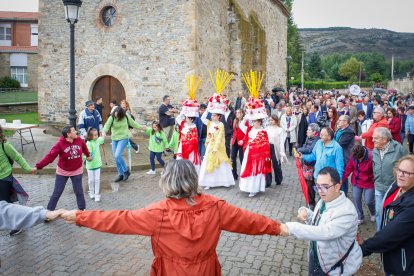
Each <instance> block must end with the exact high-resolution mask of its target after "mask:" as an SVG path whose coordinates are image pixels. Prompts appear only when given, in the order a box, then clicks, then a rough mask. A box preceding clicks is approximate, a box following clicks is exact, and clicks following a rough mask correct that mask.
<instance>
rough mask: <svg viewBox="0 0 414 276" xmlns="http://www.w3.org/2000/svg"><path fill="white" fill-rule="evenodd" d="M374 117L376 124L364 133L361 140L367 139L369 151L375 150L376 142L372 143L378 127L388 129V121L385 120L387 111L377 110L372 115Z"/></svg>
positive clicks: (380, 108) (378, 108)
mask: <svg viewBox="0 0 414 276" xmlns="http://www.w3.org/2000/svg"><path fill="white" fill-rule="evenodd" d="M372 117H373V118H374V122H373V123H372V125H371V126H370V127H369V129H368V131H367V132H365V133H362V134H361V136H360V139H365V146H366V147H367V148H368V149H369V150H373V149H374V142H373V141H372V136H373V134H374V130H375V129H376V128H378V127H386V128H388V121H387V118H385V110H384V109H383V108H382V107H377V108H375V109H374V112H373V113H372Z"/></svg>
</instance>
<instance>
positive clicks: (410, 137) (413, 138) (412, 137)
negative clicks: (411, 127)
mask: <svg viewBox="0 0 414 276" xmlns="http://www.w3.org/2000/svg"><path fill="white" fill-rule="evenodd" d="M407 141H408V150H409V151H410V153H411V154H413V145H414V134H411V133H410V134H408V136H407Z"/></svg>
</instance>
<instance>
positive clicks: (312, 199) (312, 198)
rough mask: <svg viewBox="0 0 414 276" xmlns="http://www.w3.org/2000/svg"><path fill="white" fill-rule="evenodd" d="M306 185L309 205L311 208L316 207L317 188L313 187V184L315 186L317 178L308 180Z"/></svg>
mask: <svg viewBox="0 0 414 276" xmlns="http://www.w3.org/2000/svg"><path fill="white" fill-rule="evenodd" d="M306 185H307V186H308V196H309V207H310V209H312V211H313V209H314V208H315V194H316V192H315V190H314V189H313V186H315V180H314V179H312V180H306Z"/></svg>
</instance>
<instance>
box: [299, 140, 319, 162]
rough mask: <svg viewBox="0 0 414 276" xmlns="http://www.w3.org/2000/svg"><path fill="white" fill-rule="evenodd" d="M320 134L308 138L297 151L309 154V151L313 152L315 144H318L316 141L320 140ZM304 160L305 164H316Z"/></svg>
mask: <svg viewBox="0 0 414 276" xmlns="http://www.w3.org/2000/svg"><path fill="white" fill-rule="evenodd" d="M319 139H320V138H319V136H316V137H311V138H309V137H308V138H306V141H305V143H304V144H303V145H302V147H300V148H298V149H297V150H296V151H297V152H300V153H302V154H309V153H312V150H313V148H314V147H315V145H316V142H318V141H319ZM302 162H303V163H304V164H305V165H308V166H312V165H314V164H315V162H311V163H308V162H306V161H305V160H303V159H302Z"/></svg>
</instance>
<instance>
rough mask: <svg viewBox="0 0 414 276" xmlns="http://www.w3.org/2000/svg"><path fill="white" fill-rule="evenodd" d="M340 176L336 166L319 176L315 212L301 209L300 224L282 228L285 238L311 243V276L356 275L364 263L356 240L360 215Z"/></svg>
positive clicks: (309, 264) (309, 262)
mask: <svg viewBox="0 0 414 276" xmlns="http://www.w3.org/2000/svg"><path fill="white" fill-rule="evenodd" d="M340 181H341V179H340V177H339V174H338V172H337V171H336V170H335V169H334V168H332V167H325V168H323V169H321V170H320V171H319V173H318V176H317V179H316V185H315V186H314V187H315V191H316V192H317V193H318V194H319V196H320V197H321V199H320V200H319V202H318V203H317V204H316V206H315V210H314V211H312V210H311V209H309V208H306V207H301V208H299V210H298V219H299V221H301V222H304V223H305V224H302V223H299V222H287V223H286V224H282V225H281V226H280V230H281V233H280V235H281V236H288V235H294V236H295V237H296V238H298V239H301V240H308V241H309V253H308V256H309V260H308V271H309V275H312V276H322V275H353V274H354V273H356V272H357V271H358V269H359V266H360V265H361V263H362V252H361V248H360V247H359V245H358V242H357V241H356V236H357V232H358V223H357V219H358V214H357V211H356V210H355V207H354V205H353V204H352V202H351V201H350V200H349V199H348V198H347V197H346V196H345V194H344V192H342V191H341V184H340Z"/></svg>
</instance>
